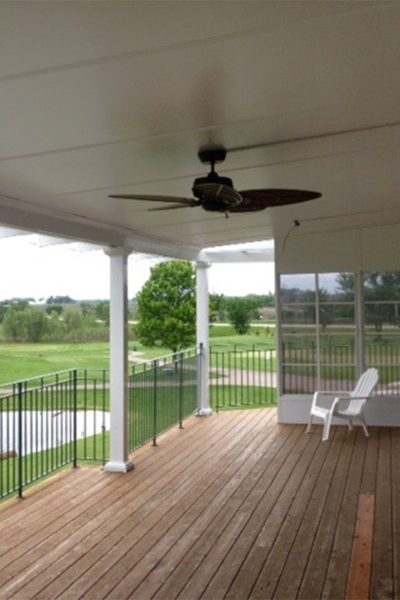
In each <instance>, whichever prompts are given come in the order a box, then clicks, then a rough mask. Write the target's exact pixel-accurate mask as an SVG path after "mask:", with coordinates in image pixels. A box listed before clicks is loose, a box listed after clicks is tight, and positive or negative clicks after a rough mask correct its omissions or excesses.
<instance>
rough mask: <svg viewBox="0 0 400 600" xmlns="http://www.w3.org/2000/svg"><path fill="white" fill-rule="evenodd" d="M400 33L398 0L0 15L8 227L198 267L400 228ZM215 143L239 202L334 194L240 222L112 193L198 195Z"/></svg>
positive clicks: (75, 6) (0, 142)
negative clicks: (296, 228)
mask: <svg viewBox="0 0 400 600" xmlns="http://www.w3.org/2000/svg"><path fill="white" fill-rule="evenodd" d="M399 31H400V4H399V3H398V2H397V1H396V2H380V1H379V2H368V3H366V2H358V1H357V2H351V1H348V2H336V1H331V2H310V1H307V2H302V1H296V2H281V1H279V2H272V1H270V2H250V1H245V2H240V1H236V2H228V1H226V2H214V1H213V2H207V1H203V2H200V1H199V2H186V3H185V2H164V1H161V2H151V1H147V2H114V1H113V2H95V1H94V2H69V1H66V2H62V1H61V2H36V1H34V0H31V1H30V2H1V3H0V50H1V51H0V120H1V136H0V223H2V224H4V225H11V226H17V227H22V228H30V229H32V230H35V231H43V232H47V233H54V234H57V235H67V236H71V237H76V238H78V239H83V240H87V241H94V242H96V241H97V242H100V243H106V244H107V243H109V244H128V245H130V246H132V247H134V248H137V249H138V250H145V251H152V250H154V251H157V252H161V253H167V254H170V255H175V256H188V257H193V256H194V255H195V254H196V253H197V252H198V250H200V249H201V248H204V247H208V246H215V245H219V244H228V243H237V242H247V241H254V240H263V239H270V238H272V237H284V236H285V235H286V233H287V231H288V230H289V229H290V227H291V225H292V222H293V220H294V219H299V220H300V221H303V224H302V227H303V228H304V230H305V231H321V230H322V231H324V230H337V229H343V228H349V227H355V226H359V227H365V226H370V225H371V224H374V223H386V222H388V223H392V222H394V221H395V222H400V169H399V166H398V162H399V161H398V155H399V147H400V102H399V98H400V77H399V64H400V44H399ZM217 144H223V145H224V146H225V147H226V148H227V149H228V151H229V150H230V152H228V156H227V159H226V162H225V164H224V165H223V166H220V167H219V169H218V170H219V172H220V173H221V174H224V175H228V176H230V177H232V178H233V179H234V183H235V187H237V188H238V189H249V188H261V187H285V188H287V187H294V188H303V189H311V190H317V191H320V192H321V193H322V194H323V196H322V198H321V199H319V200H316V201H312V202H309V203H305V204H302V205H297V206H294V207H284V208H276V209H273V210H266V211H263V212H259V213H255V214H237V215H231V217H230V218H229V219H225V218H224V216H223V215H220V214H212V213H207V212H205V211H203V210H202V209H200V208H195V209H190V208H185V209H182V210H179V211H170V212H169V211H167V212H148V211H147V208H148V204H147V203H145V202H132V201H131V202H129V201H122V200H112V199H110V198H108V197H107V196H108V194H112V193H129V192H132V193H133V192H135V193H138V192H139V193H146V194H149V193H155V194H167V195H171V194H177V195H181V196H188V195H189V194H190V189H191V184H192V181H193V179H194V177H196V176H200V175H203V174H205V173H206V171H207V168H204V166H203V165H201V164H200V162H199V161H198V159H197V151H198V150H199V148H200V147H204V146H207V145H217ZM335 215H336V216H335ZM337 215H339V216H337ZM340 215H342V216H340ZM321 217H323V218H322V219H321ZM307 219H313V220H309V221H308V220H307ZM315 219H317V220H315Z"/></svg>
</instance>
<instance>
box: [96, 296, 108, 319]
mask: <svg viewBox="0 0 400 600" xmlns="http://www.w3.org/2000/svg"><path fill="white" fill-rule="evenodd" d="M95 310H96V318H97V319H99V320H100V321H104V323H106V324H107V325H109V324H110V301H109V300H102V301H101V302H98V303H97V304H96V309H95Z"/></svg>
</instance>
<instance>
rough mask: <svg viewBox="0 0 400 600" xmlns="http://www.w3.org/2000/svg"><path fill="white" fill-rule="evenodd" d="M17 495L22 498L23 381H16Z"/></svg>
mask: <svg viewBox="0 0 400 600" xmlns="http://www.w3.org/2000/svg"><path fill="white" fill-rule="evenodd" d="M17 389H18V391H17V395H18V496H19V497H20V498H22V497H23V496H22V492H23V488H24V482H23V459H22V452H23V445H22V440H23V437H22V397H23V382H22V381H20V382H18V388H17Z"/></svg>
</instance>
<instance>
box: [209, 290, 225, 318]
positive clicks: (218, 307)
mask: <svg viewBox="0 0 400 600" xmlns="http://www.w3.org/2000/svg"><path fill="white" fill-rule="evenodd" d="M209 303H210V308H209V312H210V323H215V322H216V321H223V320H224V318H225V311H226V300H225V296H224V295H223V294H210V297H209Z"/></svg>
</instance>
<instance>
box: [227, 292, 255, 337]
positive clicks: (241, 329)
mask: <svg viewBox="0 0 400 600" xmlns="http://www.w3.org/2000/svg"><path fill="white" fill-rule="evenodd" d="M255 308H256V306H255V303H254V300H250V299H249V298H230V299H229V302H228V304H227V311H228V318H229V322H230V323H231V324H232V325H233V328H234V330H235V331H236V333H238V334H239V335H243V334H245V333H247V332H248V331H249V329H250V323H251V319H252V318H253V315H254V310H255Z"/></svg>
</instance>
